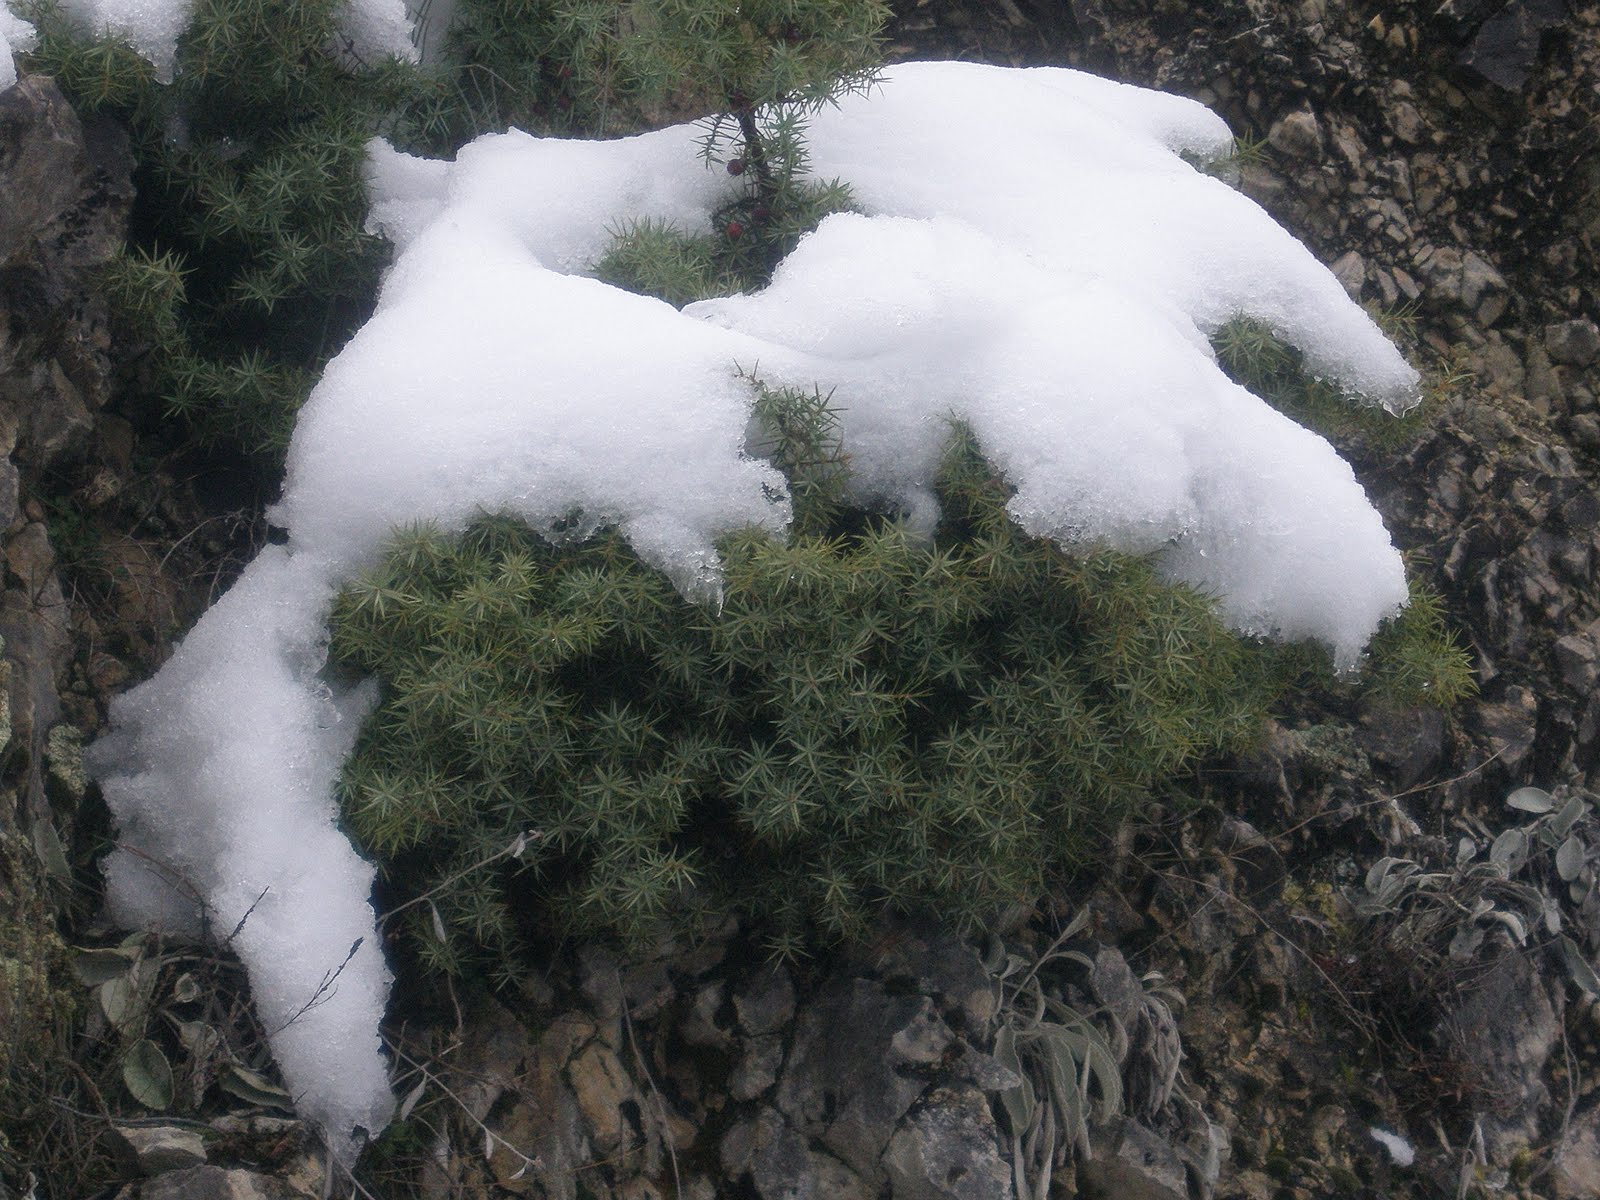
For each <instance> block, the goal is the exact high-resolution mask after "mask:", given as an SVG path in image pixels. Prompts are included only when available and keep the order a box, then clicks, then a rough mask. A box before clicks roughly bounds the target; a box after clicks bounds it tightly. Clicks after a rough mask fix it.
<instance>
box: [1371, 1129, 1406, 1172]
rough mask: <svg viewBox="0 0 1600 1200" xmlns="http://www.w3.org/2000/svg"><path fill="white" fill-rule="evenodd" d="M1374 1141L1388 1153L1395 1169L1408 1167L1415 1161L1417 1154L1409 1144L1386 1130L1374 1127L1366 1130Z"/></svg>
mask: <svg viewBox="0 0 1600 1200" xmlns="http://www.w3.org/2000/svg"><path fill="white" fill-rule="evenodd" d="M1367 1132H1369V1133H1370V1134H1372V1136H1373V1138H1374V1140H1376V1141H1377V1142H1379V1143H1380V1144H1381V1145H1382V1146H1383V1148H1384V1149H1385V1150H1387V1151H1388V1152H1389V1160H1390V1161H1391V1162H1392V1163H1394V1165H1395V1166H1397V1167H1409V1166H1410V1165H1411V1164H1412V1163H1414V1162H1416V1161H1417V1152H1416V1150H1415V1149H1413V1148H1412V1145H1411V1143H1410V1142H1408V1141H1406V1140H1405V1138H1403V1137H1401V1136H1400V1135H1399V1134H1395V1133H1390V1132H1389V1131H1388V1130H1387V1129H1379V1128H1378V1127H1377V1126H1376V1125H1374V1126H1372V1127H1371V1128H1369V1129H1368V1131H1367Z"/></svg>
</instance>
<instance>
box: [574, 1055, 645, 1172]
mask: <svg viewBox="0 0 1600 1200" xmlns="http://www.w3.org/2000/svg"><path fill="white" fill-rule="evenodd" d="M567 1078H568V1080H569V1082H570V1083H571V1086H572V1094H573V1096H574V1097H575V1098H576V1099H577V1101H578V1111H579V1112H580V1113H581V1114H582V1115H583V1119H584V1123H585V1124H586V1125H587V1126H588V1128H589V1136H590V1138H591V1140H592V1141H593V1142H594V1148H595V1150H596V1152H598V1153H599V1154H601V1155H605V1156H609V1155H612V1154H615V1153H617V1152H618V1151H619V1150H622V1149H623V1148H624V1146H625V1145H631V1144H632V1143H634V1142H635V1141H637V1140H638V1138H637V1133H638V1130H637V1128H636V1126H637V1119H638V1116H639V1114H640V1113H641V1112H642V1111H643V1105H642V1100H641V1097H640V1096H639V1093H638V1091H637V1090H636V1089H635V1087H634V1085H633V1080H632V1078H631V1077H630V1076H629V1075H628V1072H627V1070H626V1069H625V1068H624V1067H623V1065H622V1061H621V1060H620V1059H619V1058H618V1057H617V1055H616V1052H615V1051H613V1050H612V1049H611V1047H609V1046H607V1045H606V1044H605V1043H604V1042H600V1041H593V1042H590V1043H589V1044H588V1045H587V1046H585V1047H584V1048H583V1049H582V1050H580V1051H579V1052H578V1054H577V1055H576V1056H575V1057H574V1058H573V1059H572V1062H571V1063H570V1065H569V1066H568V1068H567ZM630 1113H631V1114H632V1118H633V1119H630Z"/></svg>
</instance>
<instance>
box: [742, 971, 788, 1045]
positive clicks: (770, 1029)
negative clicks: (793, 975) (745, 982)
mask: <svg viewBox="0 0 1600 1200" xmlns="http://www.w3.org/2000/svg"><path fill="white" fill-rule="evenodd" d="M733 1010H734V1012H735V1013H737V1014H738V1017H739V1027H740V1028H741V1029H743V1030H744V1031H745V1032H746V1033H748V1034H751V1035H753V1036H756V1037H761V1036H763V1035H765V1034H769V1033H775V1032H777V1031H778V1030H779V1029H782V1028H783V1027H784V1026H785V1025H787V1024H788V1023H789V1022H790V1021H791V1020H793V1019H794V981H793V980H792V979H790V978H789V972H788V971H786V970H784V969H783V968H782V967H781V966H772V967H768V968H766V969H765V970H763V971H761V972H760V973H759V974H758V975H757V976H756V977H755V979H754V980H752V981H751V983H750V985H749V986H748V987H746V988H745V989H744V990H743V991H741V992H739V993H737V994H736V995H735V996H734V998H733Z"/></svg>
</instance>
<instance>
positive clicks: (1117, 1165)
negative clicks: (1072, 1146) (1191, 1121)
mask: <svg viewBox="0 0 1600 1200" xmlns="http://www.w3.org/2000/svg"><path fill="white" fill-rule="evenodd" d="M1089 1142H1090V1147H1091V1149H1092V1150H1093V1153H1092V1155H1091V1156H1090V1157H1089V1158H1087V1159H1085V1160H1084V1161H1083V1162H1081V1163H1079V1164H1078V1184H1079V1187H1080V1190H1081V1192H1082V1194H1083V1196H1084V1197H1086V1200H1188V1198H1189V1185H1188V1182H1187V1176H1186V1174H1185V1172H1184V1166H1183V1160H1182V1159H1181V1158H1179V1157H1178V1154H1177V1151H1175V1150H1174V1149H1173V1148H1172V1147H1171V1146H1170V1145H1169V1144H1168V1143H1167V1142H1166V1141H1165V1140H1164V1139H1162V1138H1161V1137H1160V1136H1159V1135H1157V1134H1156V1133H1155V1132H1153V1131H1152V1130H1150V1129H1148V1128H1146V1127H1145V1126H1143V1125H1141V1124H1139V1123H1138V1122H1137V1121H1132V1120H1128V1119H1126V1118H1122V1119H1118V1120H1116V1121H1112V1122H1110V1123H1108V1124H1107V1125H1106V1126H1105V1127H1104V1128H1102V1129H1097V1130H1093V1131H1091V1133H1090V1138H1089Z"/></svg>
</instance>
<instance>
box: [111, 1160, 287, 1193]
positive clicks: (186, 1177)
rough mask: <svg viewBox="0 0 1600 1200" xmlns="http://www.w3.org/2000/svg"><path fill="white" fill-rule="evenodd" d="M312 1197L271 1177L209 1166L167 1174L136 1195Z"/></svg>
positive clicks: (252, 1172)
mask: <svg viewBox="0 0 1600 1200" xmlns="http://www.w3.org/2000/svg"><path fill="white" fill-rule="evenodd" d="M311 1196H312V1193H309V1192H302V1191H300V1190H299V1189H298V1188H295V1187H291V1186H290V1185H289V1184H288V1183H286V1182H285V1181H283V1180H282V1179H277V1178H274V1177H272V1176H270V1175H258V1174H256V1172H254V1171H229V1170H224V1169H223V1168H221V1167H210V1166H205V1167H189V1168H188V1169H186V1170H182V1171H168V1172H167V1173H166V1174H164V1175H158V1176H156V1177H155V1178H154V1179H152V1180H150V1181H149V1182H148V1183H146V1184H145V1185H144V1187H143V1188H142V1189H141V1190H140V1192H139V1200H308V1198H310V1197H311Z"/></svg>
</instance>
